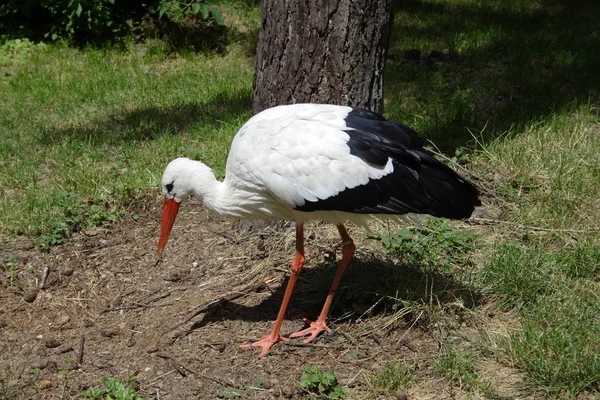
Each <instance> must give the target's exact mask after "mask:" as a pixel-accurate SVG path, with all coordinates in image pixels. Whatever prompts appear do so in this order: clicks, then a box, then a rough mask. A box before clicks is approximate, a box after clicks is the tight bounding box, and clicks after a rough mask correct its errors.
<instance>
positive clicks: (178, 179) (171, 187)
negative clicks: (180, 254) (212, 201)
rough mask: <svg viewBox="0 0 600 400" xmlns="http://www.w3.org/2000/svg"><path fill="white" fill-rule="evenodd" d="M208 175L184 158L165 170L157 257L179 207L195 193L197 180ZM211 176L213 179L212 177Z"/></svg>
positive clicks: (197, 163) (203, 169)
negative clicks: (163, 198)
mask: <svg viewBox="0 0 600 400" xmlns="http://www.w3.org/2000/svg"><path fill="white" fill-rule="evenodd" d="M208 173H210V175H212V171H211V169H210V168H209V167H207V166H206V165H204V164H202V163H201V162H199V161H194V160H190V159H189V158H184V157H181V158H176V159H174V160H173V161H171V162H170V163H169V165H167V168H165V172H164V173H163V178H162V192H163V194H164V195H165V200H164V202H163V208H162V220H161V224H160V238H159V240H158V249H157V253H158V256H159V257H160V255H161V253H162V251H163V249H164V248H165V245H166V244H167V240H168V239H169V234H170V233H171V229H172V228H173V224H174V223H175V218H176V217H177V212H178V211H179V205H180V204H181V202H182V201H183V200H185V199H187V198H188V197H189V196H190V194H192V193H194V192H195V191H194V188H195V185H196V183H197V181H198V178H199V177H202V176H203V175H207V174H208ZM212 176H213V179H214V175H212ZM197 194H198V193H197Z"/></svg>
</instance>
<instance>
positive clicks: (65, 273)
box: [59, 267, 75, 276]
mask: <svg viewBox="0 0 600 400" xmlns="http://www.w3.org/2000/svg"><path fill="white" fill-rule="evenodd" d="M73 272H75V271H74V270H73V268H71V267H66V268H63V269H61V270H60V272H59V274H60V275H63V276H71V275H73Z"/></svg>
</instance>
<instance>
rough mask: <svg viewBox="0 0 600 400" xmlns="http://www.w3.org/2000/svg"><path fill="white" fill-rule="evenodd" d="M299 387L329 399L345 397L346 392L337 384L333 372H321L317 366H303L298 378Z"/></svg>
mask: <svg viewBox="0 0 600 400" xmlns="http://www.w3.org/2000/svg"><path fill="white" fill-rule="evenodd" d="M300 387H301V388H302V389H304V390H305V391H306V392H308V393H311V394H314V395H318V396H324V397H327V398H330V399H345V398H346V394H345V393H344V390H343V389H342V387H341V386H340V385H338V382H337V378H336V376H335V372H333V371H327V372H323V371H321V370H320V369H319V368H318V367H305V368H304V370H303V371H302V378H300Z"/></svg>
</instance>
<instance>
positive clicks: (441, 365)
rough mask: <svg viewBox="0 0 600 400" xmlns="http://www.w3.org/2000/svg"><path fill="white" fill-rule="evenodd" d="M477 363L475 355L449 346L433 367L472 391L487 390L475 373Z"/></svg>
mask: <svg viewBox="0 0 600 400" xmlns="http://www.w3.org/2000/svg"><path fill="white" fill-rule="evenodd" d="M476 361H477V357H476V356H475V354H473V353H470V352H461V351H460V350H458V349H457V348H456V347H455V346H453V345H447V346H445V348H444V352H443V353H442V354H441V355H440V357H439V358H438V359H437V360H436V361H435V362H434V364H433V367H434V368H435V369H437V370H438V371H440V372H442V373H443V374H444V375H446V376H447V377H448V378H450V379H452V380H454V381H457V382H458V383H459V384H460V386H461V387H465V388H466V389H468V390H470V391H481V390H487V385H486V384H484V383H483V382H482V381H481V378H480V377H479V375H478V374H477V372H475V362H476Z"/></svg>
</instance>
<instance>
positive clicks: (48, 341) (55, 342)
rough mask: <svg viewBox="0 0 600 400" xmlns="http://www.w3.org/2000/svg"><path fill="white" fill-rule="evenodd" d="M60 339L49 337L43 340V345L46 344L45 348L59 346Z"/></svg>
mask: <svg viewBox="0 0 600 400" xmlns="http://www.w3.org/2000/svg"><path fill="white" fill-rule="evenodd" d="M60 345H61V343H60V340H58V339H55V338H49V339H46V340H44V346H46V348H48V349H54V348H55V347H58V346H60Z"/></svg>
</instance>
